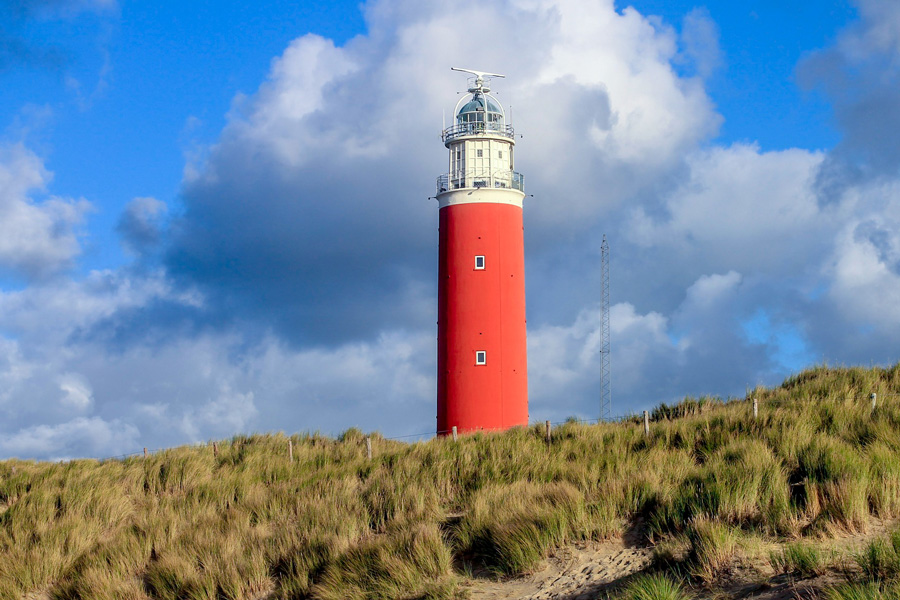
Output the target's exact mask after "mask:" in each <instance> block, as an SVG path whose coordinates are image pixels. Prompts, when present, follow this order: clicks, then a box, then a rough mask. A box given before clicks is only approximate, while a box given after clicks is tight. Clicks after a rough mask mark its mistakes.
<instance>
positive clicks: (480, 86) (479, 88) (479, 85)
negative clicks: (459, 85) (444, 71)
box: [450, 67, 506, 94]
mask: <svg viewBox="0 0 900 600" xmlns="http://www.w3.org/2000/svg"><path fill="white" fill-rule="evenodd" d="M450 70H451V71H460V72H462V73H471V74H472V75H474V76H475V82H474V85H473V86H472V87H470V88H469V93H470V94H474V93H475V92H482V93H485V94H486V93H488V92H490V91H491V88H490V87H489V86H490V78H491V77H506V75H500V74H499V73H488V72H487V71H475V70H473V69H460V68H458V67H450ZM485 77H487V78H488V85H485V84H484V78H485ZM469 81H472V80H471V79H470V80H469Z"/></svg>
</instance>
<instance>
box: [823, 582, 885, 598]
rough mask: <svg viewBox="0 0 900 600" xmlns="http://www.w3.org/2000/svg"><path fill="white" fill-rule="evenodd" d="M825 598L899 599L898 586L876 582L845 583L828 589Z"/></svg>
mask: <svg viewBox="0 0 900 600" xmlns="http://www.w3.org/2000/svg"><path fill="white" fill-rule="evenodd" d="M825 598H827V600H900V588H898V587H897V586H895V585H883V584H878V583H863V584H859V583H845V584H841V585H839V586H837V587H835V588H832V589H829V590H827V591H826V593H825Z"/></svg>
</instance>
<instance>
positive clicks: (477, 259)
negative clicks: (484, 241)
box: [475, 256, 484, 271]
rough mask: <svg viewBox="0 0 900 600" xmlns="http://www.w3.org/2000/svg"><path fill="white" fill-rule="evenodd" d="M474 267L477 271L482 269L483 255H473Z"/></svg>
mask: <svg viewBox="0 0 900 600" xmlns="http://www.w3.org/2000/svg"><path fill="white" fill-rule="evenodd" d="M475 268H476V269H477V270H479V271H480V270H482V269H484V257H483V256H476V257H475Z"/></svg>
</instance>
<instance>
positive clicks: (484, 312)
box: [436, 67, 528, 434]
mask: <svg viewBox="0 0 900 600" xmlns="http://www.w3.org/2000/svg"><path fill="white" fill-rule="evenodd" d="M453 70H454V71H462V72H465V73H469V74H471V75H472V77H470V79H469V87H468V94H466V95H465V96H463V98H462V99H460V101H459V102H458V103H457V105H456V108H455V109H454V119H453V123H452V124H451V125H450V126H449V127H447V128H446V129H444V131H443V135H442V139H443V141H444V146H446V148H447V150H448V151H449V161H448V169H447V172H446V173H445V174H443V175H440V176H439V177H438V179H437V195H436V198H437V201H438V206H439V209H438V210H439V215H440V216H439V223H440V225H439V226H440V233H439V245H440V249H439V259H438V262H439V265H438V278H439V280H438V351H437V355H438V373H437V381H438V391H437V432H438V434H446V433H448V432H450V431H451V430H452V428H453V427H456V428H457V430H458V431H459V432H460V433H464V432H470V431H479V430H485V431H487V430H501V429H508V428H510V427H515V426H517V425H527V424H528V360H527V350H526V338H525V243H524V237H523V221H522V201H523V199H524V198H525V192H524V179H523V177H522V175H521V174H519V173H517V172H516V171H515V163H514V148H515V143H516V142H515V134H514V132H513V127H512V125H510V124H509V123H508V122H507V117H506V114H505V112H504V111H503V107H502V106H501V104H500V103H499V102H498V101H497V100H496V98H494V97H493V96H491V94H490V91H491V89H490V82H491V78H492V77H503V75H498V74H496V73H486V72H483V71H472V70H469V69H457V68H455V67H454V68H453Z"/></svg>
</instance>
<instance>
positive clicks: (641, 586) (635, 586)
mask: <svg viewBox="0 0 900 600" xmlns="http://www.w3.org/2000/svg"><path fill="white" fill-rule="evenodd" d="M618 598H620V599H621V600H689V599H690V596H689V595H688V594H687V593H686V592H685V591H684V588H683V587H682V586H681V584H679V583H677V582H676V581H674V580H673V579H671V578H669V577H667V576H665V575H662V574H659V573H655V574H650V575H638V576H637V577H635V578H634V579H633V580H632V581H631V582H630V583H629V584H628V585H627V586H626V587H625V589H624V591H623V592H622V593H621V594H620V595H619V596H618Z"/></svg>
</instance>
